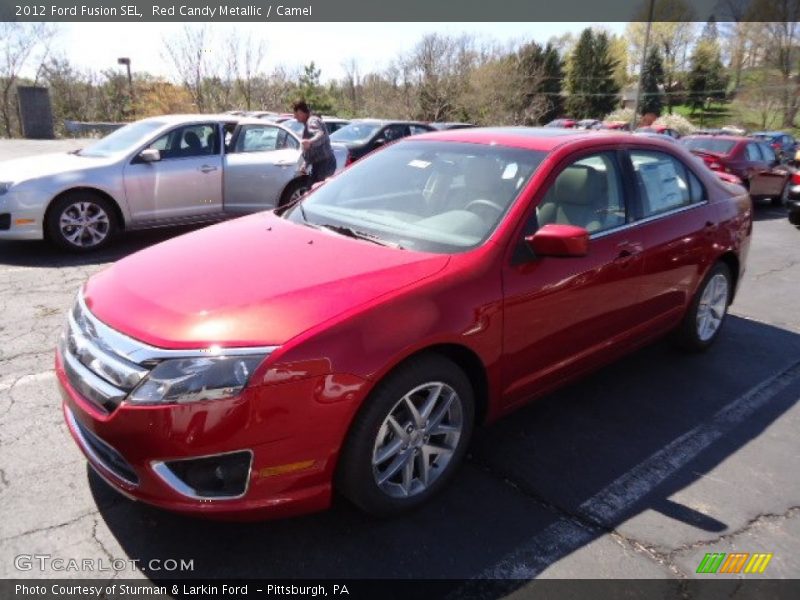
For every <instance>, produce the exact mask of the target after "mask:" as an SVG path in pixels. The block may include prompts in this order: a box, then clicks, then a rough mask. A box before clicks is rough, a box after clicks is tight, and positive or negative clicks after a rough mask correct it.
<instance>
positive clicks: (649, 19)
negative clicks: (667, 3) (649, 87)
mask: <svg viewBox="0 0 800 600" xmlns="http://www.w3.org/2000/svg"><path fill="white" fill-rule="evenodd" d="M654 8H655V0H650V12H649V14H648V17H647V29H645V33H644V49H643V50H642V62H641V63H639V84H638V85H637V86H636V102H635V103H634V105H633V119H632V120H631V130H635V129H636V120H637V118H638V117H639V102H641V99H642V78H643V77H644V65H645V63H646V62H647V50H648V49H649V48H648V46H650V27H651V26H652V24H653V10H654ZM667 91H669V90H667Z"/></svg>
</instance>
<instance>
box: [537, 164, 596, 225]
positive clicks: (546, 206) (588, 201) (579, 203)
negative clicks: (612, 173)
mask: <svg viewBox="0 0 800 600" xmlns="http://www.w3.org/2000/svg"><path fill="white" fill-rule="evenodd" d="M607 213H608V186H607V181H605V176H604V174H601V173H599V172H598V171H597V169H594V168H592V167H590V166H587V165H570V166H569V167H567V168H566V169H564V170H563V171H562V172H561V173H559V175H558V177H557V178H556V181H555V183H554V184H553V185H552V186H551V187H550V189H549V190H548V191H547V194H546V195H545V197H544V198H543V200H542V202H541V204H540V205H539V207H538V209H537V217H538V221H539V226H540V227H541V226H543V225H547V224H550V223H557V224H564V225H577V226H578V227H584V228H585V229H586V230H587V231H589V232H592V231H598V230H600V229H603V228H604V226H605V222H606V217H605V215H606V214H607Z"/></svg>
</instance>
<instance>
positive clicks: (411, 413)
mask: <svg viewBox="0 0 800 600" xmlns="http://www.w3.org/2000/svg"><path fill="white" fill-rule="evenodd" d="M463 430H464V411H463V406H462V402H461V398H460V397H459V395H458V394H457V393H456V391H455V390H454V389H453V388H452V387H450V386H449V385H447V384H446V383H442V382H438V381H437V382H430V383H425V384H423V385H420V386H418V387H416V388H414V389H413V390H411V391H410V392H408V393H407V394H406V395H405V396H403V397H402V398H401V399H400V401H398V402H397V404H395V405H394V407H393V408H392V410H391V411H389V414H388V415H387V416H386V418H385V419H384V421H383V423H382V424H381V426H380V429H379V430H378V435H377V437H376V439H375V444H374V446H373V451H372V473H373V476H374V478H375V483H376V484H377V485H378V487H379V488H380V489H381V490H382V491H383V492H384V493H385V494H387V495H389V496H391V497H393V498H407V497H409V496H414V495H417V494H419V493H421V492H423V491H425V490H426V489H427V488H428V487H429V486H430V485H431V484H432V483H433V482H434V481H436V479H437V478H439V477H440V476H441V475H442V473H444V471H445V470H446V469H447V465H448V464H449V463H450V460H451V459H452V457H453V453H454V452H455V450H456V448H457V447H458V441H459V439H460V438H461V434H462V432H463Z"/></svg>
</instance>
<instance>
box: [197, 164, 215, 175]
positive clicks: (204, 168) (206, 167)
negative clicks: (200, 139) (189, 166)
mask: <svg viewBox="0 0 800 600" xmlns="http://www.w3.org/2000/svg"><path fill="white" fill-rule="evenodd" d="M216 170H217V167H212V166H211V165H203V166H202V167H200V171H201V172H203V173H211V171H216Z"/></svg>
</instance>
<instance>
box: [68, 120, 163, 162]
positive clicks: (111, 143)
mask: <svg viewBox="0 0 800 600" xmlns="http://www.w3.org/2000/svg"><path fill="white" fill-rule="evenodd" d="M163 126H164V123H163V122H161V121H150V120H147V121H137V122H135V123H130V124H128V125H125V126H124V127H120V128H119V129H117V130H116V131H114V132H113V133H110V134H108V135H107V136H106V137H104V138H103V139H101V140H100V141H98V142H95V143H94V144H91V145H89V146H87V147H86V148H84V149H82V150H80V151H79V152H76V154H78V155H79V156H97V157H105V156H111V155H113V154H117V153H120V152H126V151H128V150H133V149H134V148H135V147H137V146H139V145H140V144H142V143H143V142H145V141H147V140H146V138H148V137H149V136H150V135H151V134H152V133H153V132H154V131H156V130H158V129H161V128H162V127H163Z"/></svg>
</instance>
